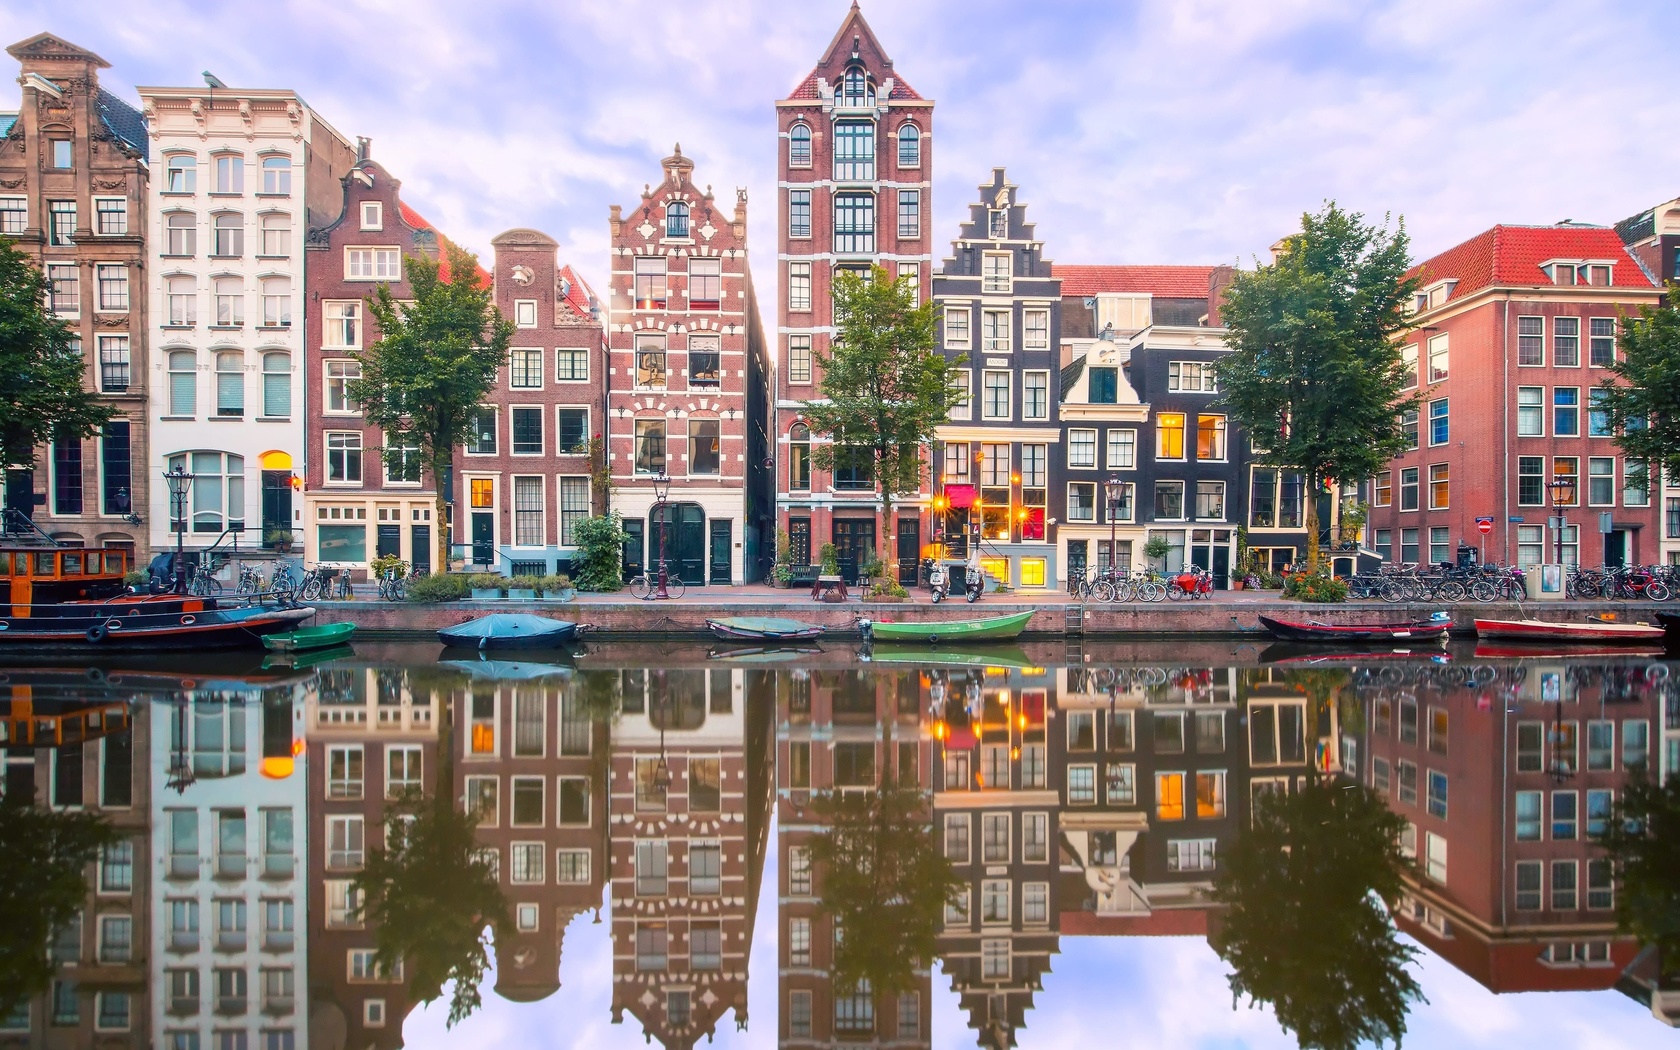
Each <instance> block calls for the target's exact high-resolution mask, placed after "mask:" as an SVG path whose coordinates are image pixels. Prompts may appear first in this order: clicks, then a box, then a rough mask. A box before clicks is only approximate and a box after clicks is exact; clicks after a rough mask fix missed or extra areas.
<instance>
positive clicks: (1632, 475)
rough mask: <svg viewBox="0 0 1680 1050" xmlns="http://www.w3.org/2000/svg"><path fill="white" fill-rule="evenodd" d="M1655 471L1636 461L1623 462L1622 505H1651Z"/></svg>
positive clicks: (1647, 465)
mask: <svg viewBox="0 0 1680 1050" xmlns="http://www.w3.org/2000/svg"><path fill="white" fill-rule="evenodd" d="M1654 469H1659V468H1653V467H1651V466H1650V465H1649V464H1646V463H1640V462H1638V461H1636V460H1631V459H1629V460H1624V461H1623V462H1622V505H1623V506H1626V507H1648V506H1650V505H1651V490H1650V487H1649V486H1650V475H1651V471H1652V470H1654Z"/></svg>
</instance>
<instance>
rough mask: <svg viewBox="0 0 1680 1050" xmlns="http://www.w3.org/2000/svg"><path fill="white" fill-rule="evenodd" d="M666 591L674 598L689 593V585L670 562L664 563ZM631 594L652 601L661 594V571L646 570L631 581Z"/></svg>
mask: <svg viewBox="0 0 1680 1050" xmlns="http://www.w3.org/2000/svg"><path fill="white" fill-rule="evenodd" d="M664 572H665V593H666V594H668V595H670V596H671V597H672V598H681V597H682V596H683V595H684V594H685V593H687V590H688V586H687V585H686V584H684V583H683V579H682V576H681V574H679V573H677V572H676V571H675V570H674V569H672V568H671V563H670V562H665V563H664ZM630 595H631V597H633V598H639V599H641V600H642V601H644V602H646V601H652V600H653V599H654V598H656V597H658V596H659V572H658V571H654V572H651V573H648V572H644V573H642V574H641V575H640V576H637V577H636V578H635V579H633V580H631V581H630Z"/></svg>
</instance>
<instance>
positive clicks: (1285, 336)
mask: <svg viewBox="0 0 1680 1050" xmlns="http://www.w3.org/2000/svg"><path fill="white" fill-rule="evenodd" d="M1407 246H1408V241H1407V238H1406V228H1405V223H1404V222H1401V223H1399V224H1398V225H1397V227H1396V229H1395V230H1394V231H1393V232H1390V231H1389V230H1388V229H1387V228H1386V226H1385V227H1383V228H1378V227H1376V226H1368V225H1366V224H1365V222H1364V216H1363V215H1360V214H1358V213H1350V212H1345V211H1343V210H1342V209H1341V208H1339V207H1337V206H1336V204H1335V202H1334V201H1331V202H1328V203H1326V204H1325V206H1324V209H1323V210H1322V211H1320V212H1319V213H1318V214H1316V215H1311V214H1308V215H1303V216H1301V232H1300V233H1297V234H1294V235H1292V236H1290V237H1288V238H1286V239H1285V241H1284V243H1283V245H1282V246H1281V247H1280V248H1279V250H1278V258H1277V261H1276V262H1274V263H1272V264H1270V265H1266V266H1260V267H1258V268H1257V269H1255V270H1253V271H1251V272H1248V271H1245V272H1239V273H1238V274H1237V276H1236V278H1235V279H1234V280H1233V281H1232V283H1231V288H1230V291H1229V292H1228V293H1227V297H1226V300H1225V303H1224V305H1223V306H1222V307H1221V308H1220V316H1221V317H1222V318H1223V319H1224V322H1225V325H1226V327H1228V328H1229V329H1230V334H1229V335H1227V336H1226V343H1227V344H1228V345H1229V346H1230V347H1231V349H1232V350H1233V351H1234V353H1231V354H1227V355H1226V356H1225V357H1224V358H1223V359H1222V360H1221V361H1219V363H1218V364H1217V366H1216V369H1217V372H1218V376H1219V389H1220V391H1221V392H1222V397H1221V400H1222V402H1223V403H1224V405H1225V406H1226V409H1227V411H1229V412H1230V415H1231V419H1232V421H1233V422H1235V423H1236V424H1237V425H1238V426H1240V427H1242V428H1243V429H1244V430H1246V431H1247V432H1248V435H1249V437H1250V438H1251V439H1253V441H1254V446H1255V448H1257V449H1265V452H1264V453H1263V454H1262V455H1261V457H1260V458H1261V461H1262V462H1265V463H1268V464H1272V465H1275V466H1279V467H1286V468H1293V469H1297V470H1299V471H1301V472H1302V474H1304V475H1305V477H1306V480H1307V500H1306V504H1307V514H1306V527H1307V565H1308V568H1310V569H1316V568H1318V565H1319V549H1318V548H1319V537H1318V531H1319V524H1318V500H1317V499H1316V498H1314V497H1315V496H1316V494H1317V493H1318V492H1319V491H1320V490H1321V489H1322V487H1323V484H1324V482H1325V480H1326V479H1330V478H1334V479H1340V480H1344V481H1356V480H1360V479H1363V478H1368V477H1370V476H1371V475H1373V474H1375V473H1376V472H1377V471H1378V470H1380V469H1382V468H1383V467H1384V466H1386V465H1387V464H1388V462H1389V461H1390V460H1391V459H1393V458H1394V457H1395V456H1396V455H1398V454H1400V453H1401V452H1403V451H1404V450H1405V448H1406V439H1405V437H1404V435H1403V434H1402V433H1401V430H1400V414H1401V413H1402V412H1403V411H1405V410H1407V409H1413V408H1416V407H1417V405H1418V397H1417V395H1412V396H1411V397H1406V396H1403V391H1404V390H1405V388H1406V387H1407V385H1408V381H1407V379H1406V370H1405V367H1404V364H1403V362H1402V359H1401V354H1400V347H1399V345H1398V344H1397V343H1396V341H1395V338H1394V337H1395V336H1397V335H1399V334H1400V333H1401V332H1404V331H1405V330H1406V329H1407V328H1408V327H1409V324H1410V322H1409V321H1408V319H1407V315H1406V307H1407V306H1408V304H1410V302H1411V301H1412V297H1413V295H1414V294H1415V293H1416V291H1417V287H1418V284H1417V279H1416V278H1415V277H1409V276H1407V274H1406V271H1407V269H1408V268H1409V266H1410V262H1409V260H1408V256H1407Z"/></svg>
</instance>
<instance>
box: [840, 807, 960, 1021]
mask: <svg viewBox="0 0 1680 1050" xmlns="http://www.w3.org/2000/svg"><path fill="white" fill-rule="evenodd" d="M812 809H813V810H814V811H815V812H816V813H817V814H818V816H819V817H820V818H821V819H822V820H823V822H824V823H825V824H826V825H827V827H826V828H825V830H823V831H822V832H820V833H819V834H818V835H816V836H815V837H814V838H813V839H812V841H811V859H812V861H813V862H814V864H815V870H816V871H817V874H818V878H819V880H820V883H821V897H820V907H821V908H822V911H823V912H824V914H827V915H828V916H830V917H831V918H832V919H833V920H834V922H835V924H836V927H837V928H838V929H839V930H840V935H839V937H838V942H839V943H838V944H837V945H836V947H835V949H834V963H833V966H832V973H833V977H834V986H835V988H836V989H848V990H849V989H852V988H856V987H859V986H860V982H863V981H867V982H868V986H869V987H870V989H871V990H872V991H873V992H874V993H875V994H876V995H894V994H897V993H898V992H902V991H909V990H911V989H913V988H914V987H915V970H916V969H917V968H919V967H921V966H925V965H927V964H928V963H929V962H931V961H932V959H933V956H934V940H935V938H936V937H937V936H938V934H939V924H940V922H941V919H942V916H943V914H944V909H945V904H946V902H947V901H949V900H953V899H955V897H956V894H957V893H958V891H960V890H961V888H962V881H961V880H960V879H958V878H957V876H956V873H955V870H954V869H953V868H952V866H951V862H950V861H949V860H948V859H946V857H945V855H944V853H942V852H941V851H940V849H939V845H938V843H937V842H936V841H935V839H934V834H933V828H932V826H931V825H930V824H929V823H928V817H929V813H930V809H931V806H930V799H929V797H928V795H927V793H926V792H923V791H920V790H918V789H917V788H914V787H910V786H907V785H900V784H896V783H894V781H893V780H892V778H891V777H887V778H884V779H883V780H882V782H881V785H880V787H879V789H878V790H876V791H865V792H844V793H836V794H827V795H821V796H818V797H817V798H816V799H814V800H813V801H812Z"/></svg>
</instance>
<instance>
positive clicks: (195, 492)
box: [168, 452, 245, 532]
mask: <svg viewBox="0 0 1680 1050" xmlns="http://www.w3.org/2000/svg"><path fill="white" fill-rule="evenodd" d="M168 462H169V469H170V470H180V471H186V472H188V473H190V474H192V475H193V483H192V490H191V495H190V496H189V497H188V498H189V499H190V500H191V508H190V513H191V514H192V531H194V532H221V531H222V530H223V529H224V528H229V527H232V526H243V525H244V524H245V457H244V456H235V455H232V454H230V453H224V452H177V453H176V454H175V455H173V456H170V457H169V461H168ZM170 512H171V513H174V508H173V507H171V508H170Z"/></svg>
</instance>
